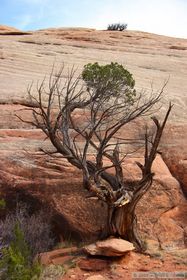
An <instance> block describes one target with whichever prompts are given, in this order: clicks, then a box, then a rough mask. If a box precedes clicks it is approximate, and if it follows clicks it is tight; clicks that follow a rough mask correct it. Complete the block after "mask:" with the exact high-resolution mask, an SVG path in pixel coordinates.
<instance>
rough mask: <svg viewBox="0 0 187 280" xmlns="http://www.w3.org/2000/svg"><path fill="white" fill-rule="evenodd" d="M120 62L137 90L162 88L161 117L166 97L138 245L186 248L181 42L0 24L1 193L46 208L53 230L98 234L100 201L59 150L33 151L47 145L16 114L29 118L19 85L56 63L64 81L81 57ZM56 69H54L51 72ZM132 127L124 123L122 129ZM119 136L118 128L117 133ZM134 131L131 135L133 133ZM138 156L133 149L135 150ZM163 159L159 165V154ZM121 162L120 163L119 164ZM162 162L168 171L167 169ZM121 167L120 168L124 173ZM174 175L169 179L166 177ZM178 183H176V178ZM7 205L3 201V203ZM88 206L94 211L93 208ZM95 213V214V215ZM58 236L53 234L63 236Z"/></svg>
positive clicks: (133, 174) (185, 94) (186, 116)
mask: <svg viewBox="0 0 187 280" xmlns="http://www.w3.org/2000/svg"><path fill="white" fill-rule="evenodd" d="M96 61H98V62H100V63H103V64H104V63H110V62H111V61H117V62H119V63H121V64H123V65H126V67H127V69H129V70H130V71H131V72H132V73H133V75H134V78H135V80H136V87H137V89H139V90H141V89H144V90H145V91H146V92H147V93H148V92H150V91H151V90H152V87H153V89H154V90H155V91H157V90H160V89H161V88H162V86H163V83H164V81H166V80H168V83H167V86H166V88H165V90H164V97H163V107H162V109H161V110H160V111H159V113H157V112H156V114H157V115H159V116H162V115H163V113H164V112H165V110H166V107H167V106H168V102H170V101H171V102H172V103H174V105H175V106H174V108H173V111H172V115H171V117H170V123H169V124H168V126H167V128H166V132H165V135H164V137H163V141H162V157H161V156H158V157H157V159H156V161H155V164H154V167H153V168H154V172H155V174H156V175H155V180H154V184H153V186H152V188H151V189H150V191H149V192H148V193H147V194H146V195H145V197H144V199H143V200H142V202H141V203H140V205H139V206H138V209H137V215H138V223H139V224H138V226H139V230H140V233H141V234H142V236H143V238H144V239H145V241H146V240H147V241H146V242H147V243H146V246H148V247H149V248H152V250H153V249H154V250H155V248H160V247H161V248H163V249H166V250H172V249H178V248H180V249H183V248H184V247H185V246H186V242H187V241H186V235H187V224H186V218H185V217H186V213H187V207H186V200H185V197H184V194H183V192H182V190H181V186H182V187H183V190H184V192H185V190H186V188H187V187H186V186H187V181H186V180H187V179H186V168H187V165H186V141H185V139H186V136H187V133H186V131H187V126H186V120H187V79H186V73H187V40H186V39H177V38H170V37H166V36H159V35H154V34H149V33H145V32H139V31H125V32H112V31H97V30H93V29H80V28H69V29H66V28H59V29H46V30H39V31H36V32H28V33H26V34H25V33H23V32H21V31H19V30H15V29H14V28H13V29H12V28H9V27H4V26H0V183H1V193H2V195H4V196H7V197H9V201H10V204H12V205H13V204H14V203H15V202H16V197H17V196H20V197H22V198H27V200H28V201H29V200H33V199H34V201H35V203H36V204H37V203H38V204H45V205H47V206H48V207H51V208H52V209H53V211H54V212H53V214H54V220H55V223H56V225H55V226H56V228H57V231H58V233H59V235H60V234H61V233H62V232H63V235H65V236H66V237H67V236H68V235H69V234H70V232H71V234H72V236H73V237H75V238H77V239H84V240H90V239H91V238H92V239H97V238H101V237H102V232H103V228H104V227H105V226H106V225H105V222H104V221H105V220H106V219H105V218H106V215H107V213H106V206H105V205H103V204H102V203H101V202H99V203H98V201H96V200H94V199H92V198H89V197H88V193H87V192H86V191H85V190H83V189H82V186H81V173H80V172H79V171H78V170H76V169H75V168H73V167H72V166H70V165H69V164H68V163H67V162H66V160H65V159H62V158H61V157H60V156H57V157H56V158H51V157H49V156H48V155H45V156H43V155H42V154H41V151H40V149H41V147H42V148H44V149H51V148H52V147H51V144H50V143H49V142H48V141H47V140H46V139H45V136H44V135H43V134H42V133H41V132H40V131H39V130H36V129H34V128H33V127H32V126H30V125H28V124H25V123H22V122H20V121H19V119H18V118H17V117H16V114H19V116H21V117H23V118H24V117H26V118H27V120H31V118H32V115H31V112H30V111H28V110H27V111H24V110H25V109H29V108H30V106H34V104H31V103H30V100H29V99H28V96H27V86H28V84H31V83H32V81H34V86H35V85H36V83H37V81H42V79H43V78H44V76H45V75H46V77H48V76H49V73H50V71H51V68H52V65H53V64H54V63H55V67H56V69H57V68H58V67H60V65H62V63H64V79H65V78H66V77H67V72H68V68H71V67H72V66H73V65H74V66H75V68H77V74H78V73H80V72H81V71H82V68H83V66H84V65H85V64H86V63H89V62H96ZM55 71H56V70H55ZM133 131H134V130H133V129H132V128H129V130H128V133H129V135H131V134H133V133H134V132H133ZM122 134H123V133H122ZM133 135H134V134H133ZM138 156H139V157H138V160H141V159H140V157H141V155H138ZM162 158H164V161H165V163H166V164H167V166H166V164H165V163H164V161H163V159H162ZM135 160H136V158H128V160H127V163H126V166H125V169H124V171H125V172H126V176H127V177H128V178H131V179H134V178H137V177H138V176H139V173H138V170H137V169H136V167H135V163H134V161H135ZM126 167H128V168H126ZM168 168H169V169H168ZM127 170H128V171H127ZM169 170H170V171H171V173H172V175H173V176H175V177H176V178H177V180H178V181H177V180H176V179H175V178H174V177H173V176H172V175H171V173H170V171H169ZM179 182H180V184H181V185H180V184H179ZM10 206H11V205H10ZM93 210H94V211H93ZM101 213H102V215H101ZM63 237H64V236H61V238H63Z"/></svg>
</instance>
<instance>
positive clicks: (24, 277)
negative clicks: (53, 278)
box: [0, 223, 41, 280]
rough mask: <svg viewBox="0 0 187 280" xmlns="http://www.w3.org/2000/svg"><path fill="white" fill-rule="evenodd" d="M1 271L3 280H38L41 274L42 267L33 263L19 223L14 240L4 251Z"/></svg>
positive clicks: (0, 263)
mask: <svg viewBox="0 0 187 280" xmlns="http://www.w3.org/2000/svg"><path fill="white" fill-rule="evenodd" d="M0 271H1V275H0V276H1V279H6V280H32V279H33V280H34V279H35V280H37V279H39V276H40V274H41V266H40V265H39V264H38V263H37V262H32V258H31V251H30V248H29V246H28V245H27V243H26V241H25V238H24V234H23V232H22V230H21V228H20V226H19V224H18V223H17V224H16V225H15V228H14V240H13V241H12V242H11V243H10V245H9V246H8V247H6V248H4V249H3V250H2V258H1V260H0Z"/></svg>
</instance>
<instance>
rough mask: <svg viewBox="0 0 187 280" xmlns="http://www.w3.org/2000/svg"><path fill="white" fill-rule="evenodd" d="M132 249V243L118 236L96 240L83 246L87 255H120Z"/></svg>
mask: <svg viewBox="0 0 187 280" xmlns="http://www.w3.org/2000/svg"><path fill="white" fill-rule="evenodd" d="M134 249H135V248H134V246H133V244H132V243H130V242H128V241H126V240H124V239H119V238H109V239H106V240H102V241H97V242H96V243H93V244H90V245H87V246H85V247H84V251H85V252H86V253H87V254H89V255H94V256H106V257H120V256H123V255H125V254H126V253H127V252H129V251H132V250H134Z"/></svg>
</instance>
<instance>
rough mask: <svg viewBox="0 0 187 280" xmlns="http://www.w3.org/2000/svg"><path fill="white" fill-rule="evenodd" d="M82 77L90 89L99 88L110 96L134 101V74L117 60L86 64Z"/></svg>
mask: <svg viewBox="0 0 187 280" xmlns="http://www.w3.org/2000/svg"><path fill="white" fill-rule="evenodd" d="M82 78H83V80H84V81H85V82H86V85H87V87H88V88H89V89H92V90H99V91H101V92H103V94H106V95H108V97H109V98H110V97H120V96H123V97H124V95H125V96H126V97H127V102H130V103H131V102H132V101H133V100H134V98H135V96H136V91H135V89H134V86H135V80H134V79H133V76H132V74H131V73H130V72H129V71H128V70H126V69H125V68H124V67H123V66H122V65H120V64H118V63H117V62H115V63H114V62H111V63H110V64H106V65H99V64H98V63H97V62H95V63H93V64H92V63H89V64H87V65H85V66H84V69H83V72H82Z"/></svg>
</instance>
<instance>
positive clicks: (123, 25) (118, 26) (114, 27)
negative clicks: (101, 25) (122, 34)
mask: <svg viewBox="0 0 187 280" xmlns="http://www.w3.org/2000/svg"><path fill="white" fill-rule="evenodd" d="M125 29H127V23H112V24H109V25H108V27H107V30H113V31H123V30H125Z"/></svg>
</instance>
